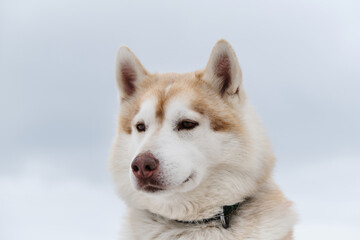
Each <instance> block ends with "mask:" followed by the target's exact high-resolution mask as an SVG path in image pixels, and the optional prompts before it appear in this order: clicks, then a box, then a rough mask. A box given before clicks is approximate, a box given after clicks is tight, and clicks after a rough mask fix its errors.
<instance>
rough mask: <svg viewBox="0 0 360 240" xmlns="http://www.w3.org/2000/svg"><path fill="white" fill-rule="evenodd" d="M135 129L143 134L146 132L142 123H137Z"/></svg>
mask: <svg viewBox="0 0 360 240" xmlns="http://www.w3.org/2000/svg"><path fill="white" fill-rule="evenodd" d="M135 127H136V130H137V131H138V132H145V130H146V126H145V123H143V122H138V123H137V124H136V126H135Z"/></svg>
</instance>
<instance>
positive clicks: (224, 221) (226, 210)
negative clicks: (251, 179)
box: [175, 198, 250, 229]
mask: <svg viewBox="0 0 360 240" xmlns="http://www.w3.org/2000/svg"><path fill="white" fill-rule="evenodd" d="M249 200H250V198H246V199H245V200H244V201H242V202H238V203H235V204H234V205H230V206H223V207H222V212H220V213H218V214H216V215H214V216H213V217H211V218H206V219H202V220H195V221H182V220H175V221H176V222H179V223H184V224H207V223H209V222H213V221H218V220H220V222H221V225H222V227H223V228H225V229H227V228H228V227H229V226H230V217H231V215H232V214H233V213H234V212H235V211H236V209H238V208H239V207H241V206H242V205H244V203H245V202H248V201H249Z"/></svg>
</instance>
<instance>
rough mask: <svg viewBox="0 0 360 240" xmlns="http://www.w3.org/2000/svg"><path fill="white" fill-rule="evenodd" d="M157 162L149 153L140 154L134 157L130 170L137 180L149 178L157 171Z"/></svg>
mask: <svg viewBox="0 0 360 240" xmlns="http://www.w3.org/2000/svg"><path fill="white" fill-rule="evenodd" d="M158 166H159V160H157V159H156V158H155V157H154V155H152V154H151V153H149V152H147V153H141V154H139V155H137V156H136V158H135V159H134V161H133V162H132V164H131V169H132V171H133V173H134V175H135V176H136V177H137V178H138V179H139V180H145V179H148V178H151V176H152V175H154V173H155V172H156V171H157V170H158Z"/></svg>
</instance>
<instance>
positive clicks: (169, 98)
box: [138, 83, 193, 120]
mask: <svg viewBox="0 0 360 240" xmlns="http://www.w3.org/2000/svg"><path fill="white" fill-rule="evenodd" d="M177 85H178V84H174V83H169V84H167V85H162V86H160V87H157V88H156V89H151V90H149V92H148V93H147V94H146V96H145V97H144V98H143V99H142V102H141V103H140V109H139V112H138V115H147V116H150V115H154V117H155V118H157V119H159V120H163V119H164V118H165V117H171V116H174V115H178V113H179V112H186V111H189V110H191V100H192V99H193V97H191V95H193V94H192V91H191V90H190V89H186V87H185V88H184V87H179V86H177Z"/></svg>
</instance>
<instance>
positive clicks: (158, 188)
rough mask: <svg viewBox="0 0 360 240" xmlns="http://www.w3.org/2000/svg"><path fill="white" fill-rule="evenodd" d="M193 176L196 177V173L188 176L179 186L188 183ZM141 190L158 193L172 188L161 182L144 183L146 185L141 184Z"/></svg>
mask: <svg viewBox="0 0 360 240" xmlns="http://www.w3.org/2000/svg"><path fill="white" fill-rule="evenodd" d="M193 178H194V173H192V174H190V176H189V177H187V178H186V179H185V180H184V181H183V182H182V183H181V184H180V185H178V186H182V185H184V184H186V183H188V182H189V181H190V180H192V179H193ZM140 190H141V191H144V192H147V193H157V192H163V191H166V190H170V189H167V188H166V187H165V186H162V185H160V184H153V183H147V184H144V185H142V186H140Z"/></svg>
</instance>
